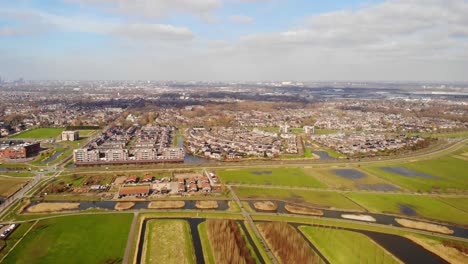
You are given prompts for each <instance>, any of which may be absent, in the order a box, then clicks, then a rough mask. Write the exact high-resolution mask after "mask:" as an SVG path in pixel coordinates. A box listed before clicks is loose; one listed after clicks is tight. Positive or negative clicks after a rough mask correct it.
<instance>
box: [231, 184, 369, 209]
mask: <svg viewBox="0 0 468 264" xmlns="http://www.w3.org/2000/svg"><path fill="white" fill-rule="evenodd" d="M233 190H234V191H235V192H236V194H237V195H238V196H239V198H241V199H243V200H255V199H257V200H268V199H277V200H284V201H288V202H294V203H297V204H306V205H309V206H313V207H319V208H338V209H344V210H363V208H362V207H360V206H359V205H357V204H355V203H353V202H352V201H350V200H349V199H347V198H346V197H344V196H343V195H341V194H339V193H333V192H320V191H305V190H286V189H268V188H249V187H234V188H233Z"/></svg>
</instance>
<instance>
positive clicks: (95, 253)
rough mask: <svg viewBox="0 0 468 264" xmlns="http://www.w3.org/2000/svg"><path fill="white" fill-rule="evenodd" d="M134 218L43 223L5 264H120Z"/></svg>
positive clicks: (91, 217) (120, 216) (67, 219)
mask: <svg viewBox="0 0 468 264" xmlns="http://www.w3.org/2000/svg"><path fill="white" fill-rule="evenodd" d="M132 217H133V215H131V214H113V215H83V216H69V217H61V218H52V219H47V220H42V221H39V222H38V223H37V224H36V225H35V226H34V228H33V229H32V230H31V232H29V233H28V235H27V236H26V237H25V238H24V239H23V241H22V242H21V243H20V244H19V245H18V246H17V247H16V248H15V249H14V250H13V251H12V252H11V253H10V255H8V256H7V258H6V259H5V261H4V263H77V264H78V263H118V262H121V261H122V258H123V254H124V251H125V246H126V243H127V237H128V232H129V231H130V224H131V221H132Z"/></svg>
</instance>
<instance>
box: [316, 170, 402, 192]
mask: <svg viewBox="0 0 468 264" xmlns="http://www.w3.org/2000/svg"><path fill="white" fill-rule="evenodd" d="M307 171H308V172H310V173H311V174H313V175H315V176H316V177H317V178H318V179H319V180H320V181H321V182H323V183H325V184H326V185H328V186H329V187H330V188H332V189H339V190H376V191H395V190H398V189H401V188H400V187H399V186H395V185H394V184H392V183H390V182H389V181H386V180H384V179H381V178H379V177H376V176H374V175H371V174H369V173H365V172H363V171H361V170H359V169H356V168H333V169H307ZM337 172H341V176H340V175H337ZM348 174H349V175H348ZM354 174H362V177H353V175H354Z"/></svg>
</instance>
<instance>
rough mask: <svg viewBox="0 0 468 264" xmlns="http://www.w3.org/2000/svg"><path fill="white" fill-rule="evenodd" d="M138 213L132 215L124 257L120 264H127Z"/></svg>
mask: <svg viewBox="0 0 468 264" xmlns="http://www.w3.org/2000/svg"><path fill="white" fill-rule="evenodd" d="M138 215H139V212H134V213H133V221H132V227H131V228H130V233H129V234H128V239H127V247H126V248H125V255H124V257H123V260H122V263H124V264H128V263H129V262H128V258H129V257H130V252H131V250H132V242H133V237H134V235H135V229H136V224H137V222H138Z"/></svg>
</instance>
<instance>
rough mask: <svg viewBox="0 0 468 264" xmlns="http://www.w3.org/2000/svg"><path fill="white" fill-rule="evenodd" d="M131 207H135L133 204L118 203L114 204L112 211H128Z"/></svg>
mask: <svg viewBox="0 0 468 264" xmlns="http://www.w3.org/2000/svg"><path fill="white" fill-rule="evenodd" d="M133 206H135V203H134V202H118V203H117V204H115V207H114V209H115V210H119V211H120V210H128V209H131V208H133Z"/></svg>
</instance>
